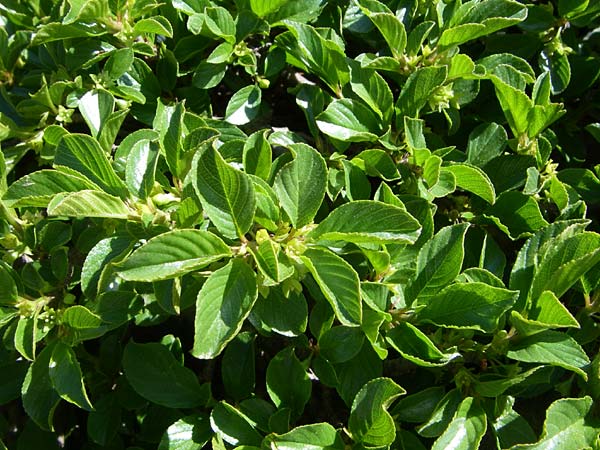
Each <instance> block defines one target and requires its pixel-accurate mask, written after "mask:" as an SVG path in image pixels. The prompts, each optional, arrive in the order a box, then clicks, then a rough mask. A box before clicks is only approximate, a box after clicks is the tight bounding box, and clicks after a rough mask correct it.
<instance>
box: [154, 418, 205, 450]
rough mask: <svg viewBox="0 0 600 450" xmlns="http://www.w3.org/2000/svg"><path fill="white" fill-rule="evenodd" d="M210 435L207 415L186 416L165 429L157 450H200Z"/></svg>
mask: <svg viewBox="0 0 600 450" xmlns="http://www.w3.org/2000/svg"><path fill="white" fill-rule="evenodd" d="M212 434H213V432H212V430H211V428H210V421H209V418H208V416H207V415H204V414H194V415H192V416H186V417H183V418H181V419H179V420H177V421H176V422H175V423H173V424H171V425H170V426H169V428H167V430H166V431H165V434H163V437H162V439H161V440H160V444H159V446H158V450H201V449H202V447H204V445H205V444H206V443H207V442H208V441H209V440H210V438H211V436H212Z"/></svg>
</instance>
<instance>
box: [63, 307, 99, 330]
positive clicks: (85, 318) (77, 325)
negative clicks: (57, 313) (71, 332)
mask: <svg viewBox="0 0 600 450" xmlns="http://www.w3.org/2000/svg"><path fill="white" fill-rule="evenodd" d="M60 320H61V322H62V323H63V324H64V325H67V326H68V327H71V328H74V329H76V330H85V329H88V328H97V327H99V326H100V325H102V319H101V318H100V317H98V316H97V315H96V314H94V313H93V312H91V311H90V310H89V309H87V308H86V307H85V306H83V305H74V306H69V307H68V308H67V309H65V310H64V311H63V313H62V316H61V317H60Z"/></svg>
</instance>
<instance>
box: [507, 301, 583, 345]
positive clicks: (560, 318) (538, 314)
mask: <svg viewBox="0 0 600 450" xmlns="http://www.w3.org/2000/svg"><path fill="white" fill-rule="evenodd" d="M511 314H512V319H511V321H512V324H513V326H514V327H515V328H516V330H517V331H518V332H519V334H521V335H523V336H527V335H529V334H534V333H537V332H539V331H544V330H547V329H550V328H563V327H565V328H579V327H580V326H579V322H577V320H576V319H575V317H573V316H572V315H571V313H570V312H569V310H568V309H567V308H566V307H565V306H564V305H563V304H562V303H561V302H560V300H559V299H558V298H557V297H556V295H554V293H553V292H552V291H544V292H542V295H540V296H539V297H538V298H537V300H533V301H532V304H531V307H530V308H529V311H528V313H527V314H526V315H525V316H522V315H521V314H520V313H519V312H518V311H512V313H511Z"/></svg>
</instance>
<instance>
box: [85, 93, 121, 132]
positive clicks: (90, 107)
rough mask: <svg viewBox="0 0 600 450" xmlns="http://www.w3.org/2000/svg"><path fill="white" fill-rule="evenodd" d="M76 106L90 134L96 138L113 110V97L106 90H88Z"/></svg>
mask: <svg viewBox="0 0 600 450" xmlns="http://www.w3.org/2000/svg"><path fill="white" fill-rule="evenodd" d="M77 106H78V108H79V112H81V115H82V116H83V119H84V120H85V122H86V123H87V125H88V127H89V128H90V131H91V133H92V136H94V137H95V138H96V139H97V138H98V136H100V132H101V131H102V128H103V127H104V124H105V123H106V122H107V120H108V118H109V117H110V116H111V114H112V112H113V110H114V107H115V99H114V97H113V96H112V94H110V93H109V92H107V91H103V90H97V91H88V92H86V93H85V95H84V96H83V97H81V98H80V99H79V103H78V105H77Z"/></svg>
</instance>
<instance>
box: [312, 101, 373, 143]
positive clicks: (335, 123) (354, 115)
mask: <svg viewBox="0 0 600 450" xmlns="http://www.w3.org/2000/svg"><path fill="white" fill-rule="evenodd" d="M316 122H317V126H318V127H319V129H320V130H321V131H322V132H323V133H325V134H326V135H328V136H331V137H332V138H335V139H338V140H340V141H344V142H373V141H375V140H377V138H378V136H379V135H380V134H382V132H383V130H382V127H381V125H382V124H381V121H380V119H379V118H378V117H377V115H375V113H373V111H371V110H370V109H368V108H367V107H366V106H363V105H362V104H361V103H359V102H358V101H356V100H352V99H349V98H343V99H340V100H334V101H332V102H331V103H330V104H329V105H328V106H327V108H326V109H325V111H323V112H322V113H321V114H319V115H318V116H317V117H316Z"/></svg>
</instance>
